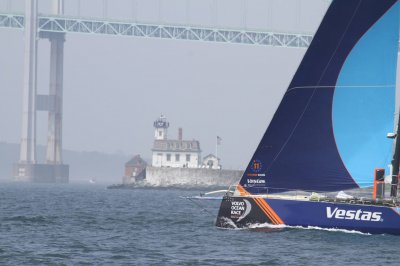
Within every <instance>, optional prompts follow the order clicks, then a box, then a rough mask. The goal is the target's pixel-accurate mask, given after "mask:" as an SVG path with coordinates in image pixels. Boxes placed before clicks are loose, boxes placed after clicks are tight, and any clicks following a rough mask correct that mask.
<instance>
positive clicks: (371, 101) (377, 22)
mask: <svg viewBox="0 0 400 266" xmlns="http://www.w3.org/2000/svg"><path fill="white" fill-rule="evenodd" d="M398 41H399V2H398V1H397V0H334V1H332V3H331V5H330V7H329V8H328V10H327V13H326V14H325V16H324V18H323V20H322V22H321V24H320V26H319V28H318V30H317V32H316V34H315V37H314V39H313V40H312V43H311V45H310V47H309V48H308V50H307V52H306V53H305V55H304V58H303V60H302V62H301V64H300V66H299V68H298V69H297V72H296V74H295V75H294V77H293V79H292V82H291V83H290V85H289V88H288V90H287V91H286V93H285V95H284V96H283V99H282V101H281V103H280V105H279V107H278V109H277V111H276V112H275V114H274V117H273V119H272V121H271V123H270V124H269V126H268V128H267V131H266V132H265V134H264V136H263V138H262V139H261V141H260V143H259V145H258V147H257V149H256V151H255V153H254V155H253V157H252V158H251V160H250V162H249V164H248V166H247V168H246V170H245V172H244V174H243V176H242V178H241V180H240V181H239V184H238V185H237V186H235V187H234V188H232V189H230V191H229V192H227V193H226V194H225V196H224V197H223V200H222V202H221V206H220V209H219V213H218V217H217V221H216V225H217V226H218V227H231V228H232V227H234V228H245V227H251V225H254V224H271V225H274V226H276V225H288V226H296V227H320V228H337V229H344V230H355V231H360V232H365V233H387V234H397V235H400V204H399V201H398V198H397V191H398V173H399V157H400V131H399V130H400V127H399V126H398V125H397V128H398V131H397V134H394V133H390V132H393V128H394V122H393V120H395V119H394V115H395V91H396V69H397V53H398ZM247 108H251V105H248V107H247ZM388 133H390V134H388ZM393 140H395V144H396V145H393V144H394V143H393ZM394 146H395V149H394V152H393V157H391V156H390V154H392V149H393V147H394ZM391 158H392V163H391V168H392V171H391V172H392V173H391V175H392V183H391V193H390V197H385V187H384V176H385V174H384V173H385V168H388V165H389V164H390V160H391ZM387 170H389V169H387ZM389 171H390V170H389ZM368 187H374V190H373V193H372V192H371V193H369V192H366V191H365V190H363V189H364V188H368ZM355 189H357V191H360V193H362V194H360V195H355V194H354V193H355V192H354V191H355ZM343 191H346V192H343ZM366 193H367V194H366Z"/></svg>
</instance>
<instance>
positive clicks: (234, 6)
mask: <svg viewBox="0 0 400 266" xmlns="http://www.w3.org/2000/svg"><path fill="white" fill-rule="evenodd" d="M39 2H40V12H41V13H49V10H50V4H51V0H39ZM103 3H104V1H103V0H80V1H78V0H67V1H66V6H65V10H66V14H67V15H69V16H77V15H81V16H85V17H102V16H103V15H107V16H108V17H110V18H113V19H117V20H121V19H125V20H128V19H130V20H132V19H134V20H137V21H140V22H147V23H157V22H159V21H161V22H163V23H169V24H197V25H203V26H209V27H212V26H215V25H217V26H218V27H223V28H237V29H240V28H248V29H263V30H267V29H272V30H275V31H282V32H288V31H291V32H299V31H301V32H307V33H312V32H313V31H314V30H315V28H316V26H317V25H318V23H319V21H320V19H321V16H322V14H323V11H324V10H325V9H326V7H327V1H326V0H303V1H298V0H247V1H245V0H136V1H135V0H113V1H110V0H109V1H107V3H106V4H107V9H104V8H103ZM23 4H24V1H20V0H12V1H10V0H0V11H1V12H7V11H8V10H11V11H13V12H19V13H20V12H23V9H24V7H23ZM79 5H80V7H81V9H80V10H78V6H79ZM160 7H161V8H160ZM243 10H245V12H244V11H243ZM23 45H24V42H23V32H22V31H20V30H15V29H13V30H11V29H0V48H1V49H0V141H6V142H12V143H19V141H20V136H21V132H20V130H21V109H22V106H21V103H22V98H21V97H22V77H23ZM304 52H305V50H304V49H295V48H278V47H262V46H251V45H239V44H218V43H206V42H194V41H181V40H159V39H145V38H132V37H113V36H97V35H85V34H69V35H67V41H66V43H65V55H64V58H65V62H64V63H65V64H64V123H63V146H64V148H65V149H71V150H78V151H100V152H107V153H114V152H122V153H124V154H136V153H140V154H142V155H143V157H145V158H150V149H151V146H152V140H153V127H152V124H153V121H154V120H155V119H156V118H157V117H158V116H159V115H160V114H161V113H162V114H164V115H166V116H167V118H168V120H169V121H170V123H171V127H170V131H169V136H170V137H176V136H177V131H178V127H183V135H184V138H186V139H193V138H194V139H198V140H200V142H201V148H202V150H203V156H205V155H207V154H208V153H211V152H214V150H215V138H216V136H217V135H219V136H221V137H222V139H223V142H222V145H221V146H220V150H219V155H220V157H221V159H222V163H223V165H224V166H225V167H228V168H231V167H232V168H242V167H244V166H245V165H246V164H247V162H248V160H249V159H250V156H251V155H252V153H253V152H254V149H255V147H256V145H257V144H258V142H259V140H260V138H261V135H262V134H263V133H264V131H265V129H266V127H267V124H268V122H269V120H270V119H271V117H272V115H273V112H274V110H275V109H276V107H277V104H278V103H279V100H280V98H281V97H282V95H283V93H284V91H285V90H286V87H287V86H288V83H289V82H290V79H291V77H292V75H293V74H294V71H295V70H296V68H297V65H298V64H299V62H300V60H301V58H302V56H303V54H304ZM48 73H49V43H48V41H47V40H41V41H40V43H39V70H38V90H39V93H42V94H44V93H47V91H48V84H49V75H48ZM46 130H47V114H46V113H43V112H39V113H38V143H39V144H45V143H46V137H47V136H46ZM66 163H68V162H66Z"/></svg>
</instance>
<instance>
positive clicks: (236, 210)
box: [231, 199, 251, 222]
mask: <svg viewBox="0 0 400 266" xmlns="http://www.w3.org/2000/svg"><path fill="white" fill-rule="evenodd" d="M250 211H251V203H250V201H248V200H247V199H243V201H232V202H231V219H237V220H236V222H240V221H241V220H243V219H244V218H246V216H247V215H249V213H250Z"/></svg>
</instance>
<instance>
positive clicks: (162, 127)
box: [154, 115, 169, 140]
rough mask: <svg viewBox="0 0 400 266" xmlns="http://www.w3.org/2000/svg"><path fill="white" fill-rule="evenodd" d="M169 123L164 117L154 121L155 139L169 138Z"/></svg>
mask: <svg viewBox="0 0 400 266" xmlns="http://www.w3.org/2000/svg"><path fill="white" fill-rule="evenodd" d="M168 128H169V123H168V122H167V118H166V117H165V116H164V115H161V116H160V117H159V118H158V119H157V120H156V121H154V129H155V130H154V139H156V140H166V139H167V138H168Z"/></svg>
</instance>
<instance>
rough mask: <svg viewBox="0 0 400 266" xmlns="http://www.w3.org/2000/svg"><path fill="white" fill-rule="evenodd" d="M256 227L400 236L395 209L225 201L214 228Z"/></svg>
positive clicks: (399, 218) (251, 199)
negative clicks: (318, 229)
mask: <svg viewBox="0 0 400 266" xmlns="http://www.w3.org/2000/svg"><path fill="white" fill-rule="evenodd" d="M257 223H260V224H262V223H270V224H285V225H289V226H301V227H310V226H315V227H320V228H337V229H346V230H355V231H359V232H364V233H371V234H394V235H400V216H399V213H398V210H397V208H392V207H387V206H375V205H364V204H362V205H361V204H348V203H337V202H335V203H333V202H318V201H302V200H286V199H264V198H254V197H224V199H223V200H222V203H221V208H220V211H219V214H218V218H217V222H216V225H217V226H219V227H238V228H244V227H248V226H249V225H251V224H257Z"/></svg>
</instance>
